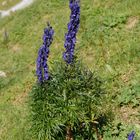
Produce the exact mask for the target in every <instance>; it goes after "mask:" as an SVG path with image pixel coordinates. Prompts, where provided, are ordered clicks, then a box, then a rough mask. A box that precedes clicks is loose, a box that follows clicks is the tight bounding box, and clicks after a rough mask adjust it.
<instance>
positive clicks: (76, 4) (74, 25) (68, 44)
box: [63, 0, 80, 64]
mask: <svg viewBox="0 0 140 140" xmlns="http://www.w3.org/2000/svg"><path fill="white" fill-rule="evenodd" d="M69 7H70V9H71V15H70V22H69V23H68V33H66V34H65V44H64V47H65V49H66V51H65V52H64V53H63V59H64V60H65V62H66V63H68V64H71V63H72V62H73V59H74V49H75V44H76V34H77V32H78V29H79V25H80V1H79V0H70V3H69Z"/></svg>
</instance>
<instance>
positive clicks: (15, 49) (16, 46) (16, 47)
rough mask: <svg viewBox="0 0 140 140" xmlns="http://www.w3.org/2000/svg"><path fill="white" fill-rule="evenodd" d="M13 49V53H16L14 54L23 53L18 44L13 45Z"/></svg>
mask: <svg viewBox="0 0 140 140" xmlns="http://www.w3.org/2000/svg"><path fill="white" fill-rule="evenodd" d="M11 49H12V52H14V53H19V52H20V51H21V48H20V46H19V45H18V44H16V45H13V46H12V47H11Z"/></svg>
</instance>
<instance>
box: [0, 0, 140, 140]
mask: <svg viewBox="0 0 140 140" xmlns="http://www.w3.org/2000/svg"><path fill="white" fill-rule="evenodd" d="M15 2H17V1H16V0H15ZM1 3H2V0H0V10H3V7H1ZM12 5H13V4H12ZM69 14H70V10H69V7H68V0H47V1H46V0H36V1H35V2H34V3H33V4H32V5H31V6H29V7H27V8H26V9H23V10H20V11H17V12H16V13H12V14H11V16H9V17H5V18H3V19H0V71H3V72H5V73H6V75H7V77H6V78H1V77H0V140H33V139H32V138H31V137H30V134H29V128H30V126H29V123H28V118H27V116H28V106H27V100H28V93H29V92H30V91H31V88H32V85H33V84H34V83H35V81H36V77H35V69H36V67H35V62H36V57H37V52H38V48H39V47H40V45H41V44H42V34H43V29H44V27H45V26H46V23H47V21H50V23H51V25H52V26H53V28H54V30H55V36H54V41H53V44H52V46H51V51H50V56H49V67H50V68H51V65H52V62H53V61H54V60H60V59H62V55H61V54H62V53H63V51H64V48H63V46H64V45H63V44H64V35H65V32H66V31H67V23H68V22H69ZM5 34H6V37H5ZM76 53H77V54H78V57H79V59H81V60H82V61H83V63H84V64H85V65H86V66H87V67H89V68H90V69H91V70H93V71H95V72H96V73H98V75H100V77H102V78H103V80H104V87H105V88H106V90H107V93H108V98H109V100H110V101H112V102H111V103H108V105H106V106H108V108H109V107H110V105H111V106H112V107H111V108H113V109H112V112H113V113H114V114H115V115H114V118H113V122H112V124H113V128H111V130H110V128H108V130H107V132H106V134H105V138H104V140H126V137H127V134H128V133H129V132H131V131H132V130H135V131H136V132H137V136H138V135H139V136H140V107H139V106H140V1H139V0H81V25H80V30H79V32H78V37H77V45H76ZM118 126H119V129H118ZM117 134H118V137H115V136H116V135H117ZM109 135H112V136H114V135H115V136H114V137H112V139H111V138H108V136H109Z"/></svg>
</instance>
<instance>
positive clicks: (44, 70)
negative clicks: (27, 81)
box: [36, 24, 54, 83]
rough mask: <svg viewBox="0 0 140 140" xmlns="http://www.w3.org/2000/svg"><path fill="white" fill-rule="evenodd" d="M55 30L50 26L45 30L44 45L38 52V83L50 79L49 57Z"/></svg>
mask: <svg viewBox="0 0 140 140" xmlns="http://www.w3.org/2000/svg"><path fill="white" fill-rule="evenodd" d="M53 35H54V30H53V29H52V27H51V26H50V25H49V24H48V27H47V28H45V29H44V35H43V38H42V40H43V45H42V46H41V47H40V49H39V51H38V57H37V61H36V75H37V78H38V82H39V83H42V82H44V81H47V80H48V79H49V72H48V65H47V61H48V56H49V47H50V45H51V44H52V41H53Z"/></svg>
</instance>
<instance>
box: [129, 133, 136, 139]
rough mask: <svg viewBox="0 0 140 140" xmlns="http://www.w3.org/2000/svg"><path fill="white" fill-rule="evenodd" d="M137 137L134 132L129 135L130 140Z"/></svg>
mask: <svg viewBox="0 0 140 140" xmlns="http://www.w3.org/2000/svg"><path fill="white" fill-rule="evenodd" d="M134 137H135V132H134V131H132V132H131V133H130V134H129V135H128V140H134Z"/></svg>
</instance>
